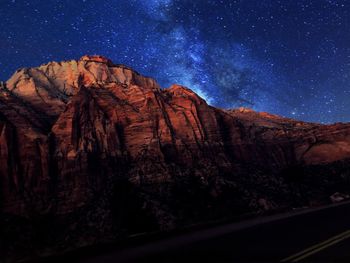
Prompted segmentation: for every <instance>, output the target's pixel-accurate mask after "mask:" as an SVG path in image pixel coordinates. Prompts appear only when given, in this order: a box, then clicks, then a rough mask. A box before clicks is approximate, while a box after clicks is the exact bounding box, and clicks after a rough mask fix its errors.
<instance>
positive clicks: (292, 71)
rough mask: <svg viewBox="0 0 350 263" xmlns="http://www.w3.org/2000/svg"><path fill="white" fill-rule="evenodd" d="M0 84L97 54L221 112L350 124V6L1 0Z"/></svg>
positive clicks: (330, 1) (313, 0) (296, 1)
mask: <svg viewBox="0 0 350 263" xmlns="http://www.w3.org/2000/svg"><path fill="white" fill-rule="evenodd" d="M0 28H1V31H0V79H1V80H6V79H8V78H9V76H10V75H11V74H12V73H13V72H14V71H15V70H16V69H17V68H19V67H28V66H38V65H40V64H42V63H46V62H48V61H52V60H55V61H60V60H69V59H77V58H79V57H81V56H82V55H84V54H100V55H104V56H107V57H109V58H111V59H112V60H113V61H114V62H115V63H123V64H126V65H129V66H131V67H133V68H134V69H135V70H137V71H139V72H140V73H142V74H144V75H149V76H152V77H154V78H156V79H157V80H158V82H159V83H160V84H161V85H162V86H163V87H167V86H169V85H170V84H171V83H175V82H176V83H180V84H183V85H186V86H188V87H189V88H192V89H193V90H195V91H196V92H197V93H199V94H200V95H201V96H202V97H204V98H205V99H207V101H208V102H209V103H210V104H212V105H215V106H219V107H225V108H229V107H237V106H248V107H251V108H254V109H256V110H259V111H269V112H272V113H276V114H281V115H284V116H288V117H293V118H298V119H302V120H307V121H317V122H336V121H350V81H349V74H350V1H346V0H343V1H341V0H339V1H337V0H308V1H306V0H304V1H302V0H281V1H278V0H241V1H239V0H237V1H230V0H225V1H220V0H212V1H210V0H208V1H205V0H197V1H196V0H193V1H189V0H106V1H104V0H74V1H72V0H62V1H57V0H45V1H44V0H41V1H39V0H30V1H29V0H12V1H11V0H0Z"/></svg>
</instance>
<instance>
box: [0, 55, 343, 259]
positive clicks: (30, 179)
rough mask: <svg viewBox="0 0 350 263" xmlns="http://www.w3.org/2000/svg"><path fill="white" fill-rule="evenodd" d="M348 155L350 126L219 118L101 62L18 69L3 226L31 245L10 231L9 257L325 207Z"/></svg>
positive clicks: (10, 103) (338, 186) (4, 122)
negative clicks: (27, 248)
mask: <svg viewBox="0 0 350 263" xmlns="http://www.w3.org/2000/svg"><path fill="white" fill-rule="evenodd" d="M349 158H350V124H334V125H328V126H327V125H320V124H314V123H304V122H299V121H295V120H291V119H286V118H282V117H279V116H275V115H271V114H268V113H257V112H254V111H252V110H249V109H244V108H241V109H235V110H222V109H217V108H214V107H211V106H209V105H208V104H207V103H206V102H205V101H204V100H203V99H201V98H200V97H199V96H198V95H196V94H195V93H194V92H193V91H191V90H189V89H188V88H186V87H183V86H180V85H173V86H171V87H170V88H167V89H161V88H160V87H159V85H158V84H157V83H156V81H154V80H153V79H151V78H147V77H144V76H142V75H140V74H139V73H137V72H135V71H133V70H132V69H130V68H128V67H125V66H123V65H115V64H113V62H111V61H110V60H109V59H107V58H104V57H101V56H84V57H82V58H81V59H80V60H78V61H74V60H72V61H65V62H61V63H57V62H52V63H48V64H46V65H42V66H40V67H37V68H28V69H20V70H18V71H17V72H16V73H15V74H14V75H13V76H12V77H11V78H10V79H9V80H8V81H7V82H6V83H3V84H1V87H0V189H1V198H0V202H1V203H0V205H1V207H0V211H1V212H2V217H1V218H3V219H2V220H5V221H6V220H9V219H8V218H12V217H16V218H17V219H18V220H20V222H22V223H18V224H17V226H16V227H14V229H17V230H18V229H22V228H23V229H25V230H23V229H22V230H23V231H24V234H23V233H22V234H23V235H24V236H27V237H28V239H27V241H23V240H20V241H18V242H17V243H16V242H8V240H6V238H8V237H10V236H13V235H16V234H15V233H16V232H11V231H12V230H2V232H3V237H4V240H5V241H4V243H6V244H8V246H11V249H13V248H14V247H16V246H15V245H14V244H18V243H20V244H21V245H23V243H25V242H28V240H31V237H32V236H33V235H34V236H35V235H39V237H37V239H39V240H46V241H47V239H48V238H49V241H47V242H46V243H48V244H50V245H47V246H49V247H55V246H56V245H57V244H61V243H64V244H65V246H68V244H70V245H71V246H72V244H77V245H78V246H79V245H83V244H88V243H93V242H97V241H100V240H103V239H106V238H116V237H118V236H121V235H125V234H128V233H133V232H142V231H150V230H155V229H172V228H175V227H179V226H184V225H188V224H194V223H199V222H205V221H207V220H214V219H223V218H229V217H232V216H239V215H242V214H246V213H257V212H261V211H266V210H278V209H282V208H283V209H286V208H291V207H292V206H302V205H313V204H318V203H322V202H327V200H328V198H329V195H330V194H332V193H333V192H335V191H343V192H344V191H347V190H346V189H347V188H346V187H348V186H349V185H348V184H349V180H348V179H349V176H350V175H349V173H348V172H347V171H348V168H349V167H350V165H349V163H348V159H349ZM320 171H321V172H320ZM322 171H325V172H322ZM23 218H26V219H25V220H24V219H23ZM17 219H16V220H17ZM11 220H12V219H11ZM11 220H10V221H11ZM16 220H12V221H11V222H17V221H16ZM21 220H24V222H25V223H23V221H21ZM43 220H44V221H45V220H47V221H45V222H49V223H48V225H49V226H50V227H48V226H47V227H48V229H50V231H46V230H47V229H46V228H43V225H45V224H42V222H43ZM5 221H4V222H5ZM6 222H8V221H6ZM40 222H41V223H40ZM13 224H15V223H13ZM23 224H24V226H23ZM52 226H55V227H54V228H52ZM28 229H29V230H28ZM38 229H41V230H40V231H39V230H38ZM43 229H44V230H43ZM45 229H46V230H45ZM52 231H54V233H52ZM55 231H57V232H55ZM38 232H39V233H41V234H38ZM48 233H50V237H48V236H49V234H48ZM63 240H64V241H63ZM77 240H78V241H77ZM39 243H40V242H39ZM37 246H38V247H43V246H46V245H44V244H37ZM65 246H63V247H65ZM11 249H10V248H9V247H7V248H5V249H4V251H11ZM8 253H10V252H8Z"/></svg>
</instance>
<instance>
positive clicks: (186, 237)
mask: <svg viewBox="0 0 350 263" xmlns="http://www.w3.org/2000/svg"><path fill="white" fill-rule="evenodd" d="M74 261H75V262H84V263H95V262H107V263H108V262H132V263H134V262H135V263H136V262H145V263H146V262H147V263H148V262H152V263H156V262H159V263H160V262H161V263H167V262H169V263H170V262H171V263H173V262H181V263H182V262H215V263H216V262H350V203H344V204H339V205H335V206H331V207H328V208H323V209H313V210H307V211H301V212H296V213H292V214H285V215H277V216H271V217H264V218H258V219H254V220H250V221H246V222H242V223H235V224H228V225H223V226H218V227H213V228H210V229H206V230H201V231H197V232H192V233H187V234H183V235H179V236H174V237H170V238H166V239H162V240H157V241H153V242H149V243H146V244H139V245H137V246H133V247H124V248H119V249H118V248H116V249H115V250H112V251H109V252H104V254H103V255H98V254H96V255H94V256H91V255H90V256H89V257H86V258H84V257H83V256H82V257H77V258H75V259H74Z"/></svg>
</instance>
